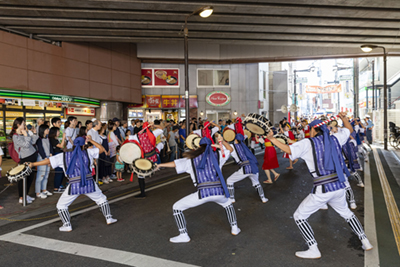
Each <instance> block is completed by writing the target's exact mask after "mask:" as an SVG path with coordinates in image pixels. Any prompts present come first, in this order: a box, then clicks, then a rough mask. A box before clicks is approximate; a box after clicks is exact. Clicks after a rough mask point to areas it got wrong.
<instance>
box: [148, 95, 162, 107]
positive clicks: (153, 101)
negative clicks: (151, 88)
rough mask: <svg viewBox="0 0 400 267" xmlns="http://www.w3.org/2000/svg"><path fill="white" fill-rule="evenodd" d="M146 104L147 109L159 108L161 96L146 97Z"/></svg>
mask: <svg viewBox="0 0 400 267" xmlns="http://www.w3.org/2000/svg"><path fill="white" fill-rule="evenodd" d="M146 104H147V107H148V108H161V96H160V95H147V96H146Z"/></svg>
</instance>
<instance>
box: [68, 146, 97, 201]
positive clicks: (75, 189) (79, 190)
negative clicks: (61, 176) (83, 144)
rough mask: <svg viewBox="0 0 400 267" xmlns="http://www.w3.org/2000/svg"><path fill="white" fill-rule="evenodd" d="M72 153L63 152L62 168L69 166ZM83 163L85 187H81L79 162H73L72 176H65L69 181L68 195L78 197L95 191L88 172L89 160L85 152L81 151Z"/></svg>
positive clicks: (89, 171)
mask: <svg viewBox="0 0 400 267" xmlns="http://www.w3.org/2000/svg"><path fill="white" fill-rule="evenodd" d="M72 153H73V152H64V166H69V163H70V162H71V158H72ZM82 156H83V162H84V164H85V168H86V173H88V174H87V175H86V185H85V186H82V185H81V183H80V182H81V172H80V170H81V166H80V162H79V160H77V161H76V162H75V168H74V171H73V174H72V175H67V177H68V179H69V190H68V194H69V195H79V194H88V193H92V192H94V191H95V190H96V189H95V187H94V180H93V177H92V174H91V173H92V172H91V170H90V160H89V156H88V153H87V151H86V150H85V151H83V153H82Z"/></svg>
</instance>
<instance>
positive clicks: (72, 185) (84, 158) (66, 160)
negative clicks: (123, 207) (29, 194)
mask: <svg viewBox="0 0 400 267" xmlns="http://www.w3.org/2000/svg"><path fill="white" fill-rule="evenodd" d="M87 141H88V144H89V145H90V143H91V144H93V145H94V146H95V147H93V148H87V149H85V148H84V147H85V139H84V138H83V137H78V138H76V139H75V140H74V148H73V150H72V151H71V150H70V151H67V152H64V153H60V154H57V155H55V156H52V157H50V158H48V159H45V160H43V161H39V162H35V163H30V164H29V166H30V167H31V168H32V167H34V166H42V165H48V164H51V167H52V168H53V169H55V168H57V167H60V168H63V170H64V173H65V174H66V175H67V177H68V179H69V185H68V187H67V188H66V190H65V191H64V193H63V194H62V195H61V197H60V199H59V200H58V202H57V211H58V215H59V216H60V219H61V221H62V222H63V225H62V226H61V227H60V228H59V230H60V231H61V232H70V231H72V226H71V217H70V214H69V212H68V207H69V205H71V204H72V202H74V200H75V199H76V198H77V197H78V196H79V195H81V194H84V195H86V196H88V197H89V198H90V199H91V200H93V201H95V202H96V204H97V205H98V206H99V207H100V210H101V211H102V212H103V215H104V217H105V219H106V222H107V224H112V223H115V222H117V220H116V219H114V218H113V217H112V215H111V211H110V206H109V204H108V201H107V197H106V196H105V195H104V194H103V193H102V192H101V190H100V188H99V187H98V186H97V184H96V183H95V182H94V180H93V177H92V174H91V172H90V166H91V165H92V164H93V160H94V159H97V158H98V157H99V154H101V153H103V152H104V148H103V146H102V145H100V144H98V143H96V142H95V141H93V140H92V139H91V137H90V136H88V137H87ZM89 142H90V143H89Z"/></svg>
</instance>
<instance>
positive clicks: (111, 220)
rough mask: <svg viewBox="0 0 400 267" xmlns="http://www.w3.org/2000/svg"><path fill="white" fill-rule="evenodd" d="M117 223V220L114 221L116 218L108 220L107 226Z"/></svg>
mask: <svg viewBox="0 0 400 267" xmlns="http://www.w3.org/2000/svg"><path fill="white" fill-rule="evenodd" d="M116 222H118V220H117V219H114V218H110V219H107V224H113V223H116Z"/></svg>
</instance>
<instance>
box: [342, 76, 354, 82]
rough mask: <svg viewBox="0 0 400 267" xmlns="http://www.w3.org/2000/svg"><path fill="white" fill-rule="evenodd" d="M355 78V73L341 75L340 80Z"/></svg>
mask: <svg viewBox="0 0 400 267" xmlns="http://www.w3.org/2000/svg"><path fill="white" fill-rule="evenodd" d="M351 80H353V75H340V76H339V81H351Z"/></svg>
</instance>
